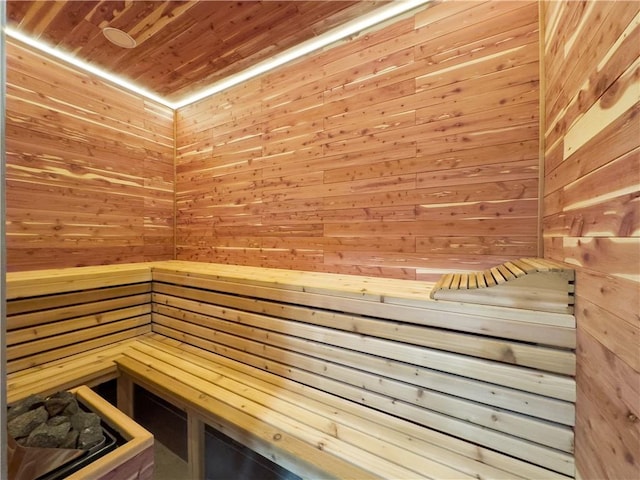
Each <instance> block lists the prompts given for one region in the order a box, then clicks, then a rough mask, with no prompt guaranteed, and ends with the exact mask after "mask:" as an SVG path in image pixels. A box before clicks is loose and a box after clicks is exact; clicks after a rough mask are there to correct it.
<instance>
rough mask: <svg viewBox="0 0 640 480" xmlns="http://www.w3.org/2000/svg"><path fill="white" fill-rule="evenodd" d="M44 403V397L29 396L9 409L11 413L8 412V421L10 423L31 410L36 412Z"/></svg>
mask: <svg viewBox="0 0 640 480" xmlns="http://www.w3.org/2000/svg"><path fill="white" fill-rule="evenodd" d="M43 403H44V397H43V396H42V395H29V396H28V397H27V398H25V399H24V400H22V401H21V402H20V403H17V404H15V405H14V406H13V407H11V408H9V411H8V412H7V421H8V422H10V421H11V420H13V419H14V418H16V417H19V416H20V415H22V414H23V413H27V412H28V411H29V410H35V409H36V408H38V407H39V406H41V405H42V404H43Z"/></svg>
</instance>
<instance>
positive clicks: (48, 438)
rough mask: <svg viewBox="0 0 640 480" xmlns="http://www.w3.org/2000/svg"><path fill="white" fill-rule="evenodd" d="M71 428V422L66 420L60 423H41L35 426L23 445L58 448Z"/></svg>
mask: <svg viewBox="0 0 640 480" xmlns="http://www.w3.org/2000/svg"><path fill="white" fill-rule="evenodd" d="M70 428H71V423H69V422H66V423H62V424H60V425H47V424H46V423H43V424H42V425H40V426H38V427H37V428H35V429H34V430H33V431H32V432H31V433H30V434H29V437H28V438H27V441H26V442H25V446H27V447H40V448H58V447H59V445H60V444H61V443H62V442H64V440H65V438H67V434H68V433H69V429H70Z"/></svg>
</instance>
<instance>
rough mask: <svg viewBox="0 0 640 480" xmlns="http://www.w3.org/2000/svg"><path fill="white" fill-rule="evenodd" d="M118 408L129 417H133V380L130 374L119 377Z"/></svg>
mask: <svg viewBox="0 0 640 480" xmlns="http://www.w3.org/2000/svg"><path fill="white" fill-rule="evenodd" d="M116 401H117V404H118V410H120V411H121V412H123V413H124V414H125V415H127V416H128V417H129V418H133V381H132V380H131V377H129V376H128V375H120V376H119V377H118V387H117V399H116Z"/></svg>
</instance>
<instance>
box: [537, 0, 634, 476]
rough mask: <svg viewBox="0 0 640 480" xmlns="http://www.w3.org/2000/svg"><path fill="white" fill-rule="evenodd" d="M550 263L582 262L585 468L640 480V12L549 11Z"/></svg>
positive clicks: (595, 6)
mask: <svg viewBox="0 0 640 480" xmlns="http://www.w3.org/2000/svg"><path fill="white" fill-rule="evenodd" d="M543 7H544V10H545V11H544V25H545V30H546V32H545V46H544V49H545V54H544V64H545V65H544V67H545V70H546V75H545V81H544V83H545V84H546V87H545V95H544V96H545V109H546V115H545V125H544V127H545V130H546V134H545V142H546V147H545V149H546V152H545V182H544V250H545V257H547V258H552V259H554V260H560V261H564V262H567V263H569V264H571V265H574V266H575V267H576V269H577V278H576V319H577V324H578V372H577V380H578V392H577V395H578V397H577V398H578V399H577V420H576V422H577V423H576V462H577V468H578V471H579V472H580V473H581V475H582V477H583V478H585V479H604V478H611V479H631V478H638V477H639V476H640V455H639V452H640V420H639V418H640V373H639V372H640V347H639V345H640V315H639V312H640V305H639V300H638V294H639V291H640V290H639V284H638V282H639V281H640V240H639V238H638V236H639V235H640V209H639V208H638V204H639V199H640V178H639V177H640V161H639V155H640V148H639V147H640V117H639V115H638V110H639V108H640V107H639V101H640V58H639V57H640V14H639V13H638V12H639V10H640V3H638V2H635V1H630V2H623V1H618V2H562V3H560V2H551V3H544V4H543Z"/></svg>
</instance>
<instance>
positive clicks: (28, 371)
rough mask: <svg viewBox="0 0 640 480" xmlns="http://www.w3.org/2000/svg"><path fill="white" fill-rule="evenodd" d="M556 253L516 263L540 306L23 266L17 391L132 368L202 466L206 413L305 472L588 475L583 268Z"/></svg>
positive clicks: (254, 278)
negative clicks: (182, 427)
mask: <svg viewBox="0 0 640 480" xmlns="http://www.w3.org/2000/svg"><path fill="white" fill-rule="evenodd" d="M539 262H543V261H539ZM532 264H535V261H534V260H531V259H530V261H529V262H525V263H524V264H522V265H523V268H522V269H521V270H516V268H515V266H512V267H511V268H512V271H514V272H516V274H518V272H519V271H520V272H524V266H526V265H529V266H531V265H532ZM546 267H548V268H547V269H546V270H545V269H544V268H545V265H543V264H540V265H538V270H536V271H535V272H533V270H532V271H531V272H526V273H527V274H529V279H527V280H526V281H523V280H522V279H521V280H520V281H519V282H520V283H519V284H515V285H514V286H513V287H508V285H509V281H511V282H512V283H513V282H514V280H517V278H515V277H516V275H514V278H506V277H508V276H509V275H508V273H504V274H503V275H502V276H501V277H500V279H501V281H500V285H502V290H501V292H500V297H501V298H502V300H501V302H502V303H504V298H503V297H505V295H507V294H509V292H506V291H507V290H509V288H512V290H510V292H512V294H513V295H514V298H515V299H516V300H515V301H516V302H522V301H526V302H529V304H527V305H526V307H527V308H514V307H513V306H509V307H506V306H495V305H491V304H490V302H489V303H488V304H482V303H469V302H463V301H455V300H437V299H436V300H434V299H431V298H429V297H430V293H431V290H432V288H433V286H434V285H433V284H428V283H425V282H414V281H406V280H391V279H381V278H370V277H356V276H347V275H333V274H324V273H311V272H295V271H287V270H277V269H267V268H257V267H239V266H229V265H216V264H201V263H192V262H177V261H169V262H155V263H148V264H132V265H117V266H105V267H81V268H76V269H63V270H54V271H41V272H24V273H15V274H8V278H7V284H8V293H9V296H8V305H7V308H8V327H9V328H8V333H7V340H8V345H9V346H8V370H9V379H8V393H9V401H10V402H11V401H12V400H16V399H19V398H21V397H24V396H26V395H28V394H29V393H33V392H45V393H47V392H49V393H52V392H54V391H57V390H59V389H61V388H72V387H74V386H76V385H79V384H88V385H92V384H93V385H96V384H99V383H102V382H104V381H106V380H109V379H114V378H118V382H119V391H118V397H119V398H118V407H119V408H120V409H121V410H123V411H124V412H126V413H129V414H131V413H132V405H133V399H132V394H133V393H132V392H133V388H132V385H133V384H134V383H136V384H139V385H141V386H142V387H144V388H145V389H148V390H149V391H151V392H153V393H154V394H156V395H158V396H160V397H161V398H164V399H166V400H168V401H169V402H171V403H172V404H174V405H175V406H177V407H179V408H180V409H182V410H184V411H185V412H186V413H187V416H188V426H189V431H188V440H189V464H190V468H191V472H192V475H193V477H194V478H204V477H205V472H204V459H203V457H204V455H203V450H204V440H203V432H204V425H205V424H206V425H210V426H212V427H214V428H216V429H218V430H220V431H222V432H223V433H225V434H226V435H228V436H229V437H231V438H233V439H235V440H237V441H239V442H240V443H242V444H244V445H247V446H248V447H250V448H251V449H253V450H255V451H257V452H259V453H260V454H262V455H264V456H266V457H267V458H271V459H274V460H275V462H276V463H278V464H279V465H282V466H284V467H285V468H287V469H289V470H290V471H292V472H294V473H296V474H298V475H300V476H303V477H314V478H318V477H335V478H356V477H357V478H374V477H375V478H380V477H382V478H418V477H426V478H472V477H473V478H477V476H478V475H480V476H481V478H567V477H573V475H574V466H573V453H572V452H573V422H574V415H575V408H574V403H575V382H574V378H573V377H574V375H575V352H574V349H575V319H574V317H573V315H572V314H571V313H566V312H570V311H571V306H572V305H571V296H572V277H571V275H570V274H569V273H567V272H566V271H563V270H561V269H559V270H556V271H555V273H553V272H554V267H553V266H552V265H546ZM542 270H544V272H543V271H542ZM522 275H524V273H522ZM536 275H542V276H543V277H544V276H547V277H549V276H553V277H554V278H556V277H558V276H559V277H562V278H561V280H558V281H557V282H556V283H555V284H554V287H553V289H554V290H553V292H552V291H550V290H549V289H548V288H547V289H546V290H545V289H541V290H539V291H538V293H536V290H535V288H536V285H538V284H539V285H548V284H549V282H547V281H546V280H536V279H535V278H536ZM469 278H470V276H469ZM475 278H479V277H478V276H476V277H475ZM494 278H495V277H494ZM545 278H546V277H545ZM463 280H464V279H463ZM441 283H442V282H441ZM496 284H498V282H496ZM460 285H461V282H460V280H459V279H458V283H457V286H458V288H460ZM522 285H527V287H526V288H525V289H524V290H523V287H522ZM532 285H533V286H532ZM563 285H564V286H563ZM441 286H442V285H441ZM448 287H449V288H451V282H449V285H448ZM467 288H469V284H467ZM491 288H492V287H491V286H486V288H484V290H486V292H491V293H490V294H489V295H488V297H489V298H490V297H491V296H493V295H495V293H493V292H492V290H491ZM558 290H560V291H559V292H558ZM494 291H495V290H494ZM523 291H524V292H525V293H523ZM505 292H506V293H505ZM554 292H555V293H554ZM463 293H464V292H463ZM472 293H473V294H472V295H467V294H466V293H465V295H467V296H468V297H469V298H471V301H473V302H475V301H476V300H477V297H478V295H479V293H478V292H472ZM447 295H449V293H447ZM452 295H453V296H454V297H455V295H457V293H455V292H454V293H453V294H452ZM480 297H481V298H484V297H483V296H482V295H480ZM474 298H475V300H474ZM532 298H533V299H534V300H535V301H538V300H539V303H538V304H536V305H534V308H540V309H535V310H531V308H532V307H531V300H532ZM564 300H567V301H566V302H565V306H564V307H562V302H563V301H564ZM481 302H482V301H481ZM512 303H513V302H512ZM551 303H553V305H551ZM562 308H565V310H562Z"/></svg>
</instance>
